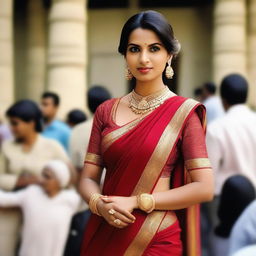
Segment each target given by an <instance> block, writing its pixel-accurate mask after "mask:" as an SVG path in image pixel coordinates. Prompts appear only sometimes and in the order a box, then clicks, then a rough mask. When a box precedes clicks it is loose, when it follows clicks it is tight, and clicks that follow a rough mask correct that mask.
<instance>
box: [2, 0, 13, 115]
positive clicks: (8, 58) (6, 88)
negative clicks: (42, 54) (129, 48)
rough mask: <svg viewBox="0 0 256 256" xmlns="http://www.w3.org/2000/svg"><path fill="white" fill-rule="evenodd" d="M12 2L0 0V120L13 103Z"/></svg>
mask: <svg viewBox="0 0 256 256" xmlns="http://www.w3.org/2000/svg"><path fill="white" fill-rule="evenodd" d="M12 15H13V1H12V0H0V53H1V57H0V92H1V93H0V118H2V116H3V115H4V112H5V110H6V109H7V108H8V107H9V106H10V104H12V103H13V101H14V78H13V39H12V38H13V17H12Z"/></svg>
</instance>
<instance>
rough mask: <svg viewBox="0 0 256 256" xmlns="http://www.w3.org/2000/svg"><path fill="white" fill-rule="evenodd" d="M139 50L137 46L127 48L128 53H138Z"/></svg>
mask: <svg viewBox="0 0 256 256" xmlns="http://www.w3.org/2000/svg"><path fill="white" fill-rule="evenodd" d="M139 50H140V49H139V47H137V46H132V47H130V48H129V51H130V52H139Z"/></svg>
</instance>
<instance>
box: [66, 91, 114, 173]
mask: <svg viewBox="0 0 256 256" xmlns="http://www.w3.org/2000/svg"><path fill="white" fill-rule="evenodd" d="M87 98H88V107H89V110H90V111H91V112H92V113H94V112H95V111H96V109H97V107H98V106H99V105H100V104H101V103H103V102H104V101H106V100H108V99H110V98H111V95H110V93H109V92H108V91H107V89H105V88H104V87H101V86H94V87H92V88H91V89H89V91H88V95H87ZM92 122H93V118H89V119H88V120H87V121H85V122H83V123H81V124H79V125H77V126H76V127H74V128H73V130H72V133H71V137H70V147H69V152H70V157H71V160H72V163H73V164H74V165H75V167H76V168H77V169H79V170H81V169H82V168H83V166H84V156H85V153H86V149H87V145H88V143H89V138H90V133H91V128H92Z"/></svg>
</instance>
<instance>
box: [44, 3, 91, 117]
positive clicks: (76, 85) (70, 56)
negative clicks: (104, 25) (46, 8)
mask: <svg viewBox="0 0 256 256" xmlns="http://www.w3.org/2000/svg"><path fill="white" fill-rule="evenodd" d="M85 9H86V5H85V0H53V1H52V7H51V10H50V16H49V45H48V54H47V55H48V56H47V58H48V60H47V89H48V90H50V91H54V92H56V93H58V94H59V96H60V97H61V107H60V111H59V117H61V118H63V117H64V116H65V115H66V113H67V111H69V110H71V109H73V108H80V109H84V108H85V93H86V68H87V61H86V59H87V58H86V48H87V47H86V33H85V32H86V23H87V22H86V20H87V15H86V12H85Z"/></svg>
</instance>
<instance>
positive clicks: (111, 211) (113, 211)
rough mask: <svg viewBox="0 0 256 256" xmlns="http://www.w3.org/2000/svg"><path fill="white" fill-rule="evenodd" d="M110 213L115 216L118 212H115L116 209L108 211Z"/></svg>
mask: <svg viewBox="0 0 256 256" xmlns="http://www.w3.org/2000/svg"><path fill="white" fill-rule="evenodd" d="M108 213H109V214H115V213H116V211H115V210H114V209H110V210H109V211H108Z"/></svg>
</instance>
